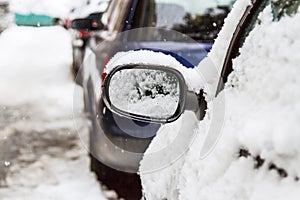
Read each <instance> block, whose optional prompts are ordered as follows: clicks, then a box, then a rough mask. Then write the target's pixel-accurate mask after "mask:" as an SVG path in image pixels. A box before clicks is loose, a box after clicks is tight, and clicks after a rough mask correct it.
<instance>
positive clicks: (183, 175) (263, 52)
mask: <svg viewBox="0 0 300 200" xmlns="http://www.w3.org/2000/svg"><path fill="white" fill-rule="evenodd" d="M248 3H249V2H245V1H238V2H237V3H236V4H235V6H234V10H233V12H231V14H230V16H229V17H228V18H227V19H226V23H225V26H224V28H223V30H222V31H221V33H220V35H219V36H220V37H219V38H218V39H217V41H216V43H215V45H214V47H213V50H212V53H210V54H209V57H208V59H206V60H205V62H204V64H207V63H208V62H211V61H215V62H214V63H212V62H211V63H210V64H216V66H220V67H221V66H222V65H221V63H222V61H223V59H224V55H225V54H224V53H225V51H226V48H225V47H226V46H227V45H228V43H229V41H228V38H230V36H231V34H230V33H232V32H233V30H234V27H235V24H236V23H237V22H238V19H239V18H240V16H241V15H240V14H241V13H242V12H243V10H244V8H245V7H246V6H247V4H248ZM299 20H300V13H299V12H298V14H296V15H295V16H293V17H284V18H282V19H281V20H280V21H278V22H273V21H272V14H271V8H270V6H269V7H267V8H266V9H265V10H264V12H263V13H262V14H261V16H260V21H261V23H260V24H259V25H258V24H257V25H256V27H255V28H254V30H253V31H252V32H251V33H250V35H249V37H248V38H247V39H246V41H245V44H244V46H243V47H242V48H241V50H240V52H241V55H240V56H239V57H238V58H237V59H235V60H234V72H233V73H232V74H231V76H230V78H229V82H228V83H227V86H226V88H225V90H224V91H223V92H222V93H223V94H225V96H226V116H225V122H224V126H223V131H222V136H221V138H220V140H219V142H218V144H217V145H216V147H215V149H214V151H213V152H212V153H211V154H210V155H209V156H207V157H206V158H204V159H200V150H201V146H202V144H203V140H204V138H205V135H206V133H207V131H208V130H209V128H210V127H209V126H210V118H211V109H210V110H209V111H208V114H207V115H206V117H205V119H204V120H203V121H201V122H200V123H198V127H197V130H196V131H195V133H196V134H197V135H196V138H195V141H194V142H193V143H192V144H191V146H190V149H189V150H188V152H187V153H186V155H184V156H183V157H181V159H179V160H178V161H177V162H175V163H174V164H173V165H172V166H170V167H168V168H165V169H163V170H160V171H156V172H152V173H142V184H143V188H144V192H145V195H146V198H147V199H150V200H151V199H164V198H166V199H211V200H218V199H220V200H227V199H228V200H240V199H251V200H259V199H264V200H266V199H270V200H271V199H289V200H293V199H295V200H296V199H299V198H300V191H299V175H300V170H299V169H300V148H299V144H298V143H299V141H300V134H299V129H300V127H299V126H300V125H299V123H298V122H299V121H300V103H299V99H300V90H299V89H298V88H299V85H300V79H299V75H298V74H299V73H300V68H299V63H300V57H299V56H298V55H297V52H299V49H300V40H299V39H298V38H299V32H300V24H299V23H298V22H299ZM209 58H211V59H210V60H209ZM204 64H203V62H201V63H200V65H199V70H201V67H202V66H204ZM219 69H220V68H219ZM207 74H209V73H207ZM211 74H213V73H211ZM211 80H213V78H212V79H211ZM212 82H213V81H212ZM212 88H213V87H212ZM218 98H220V95H219V97H218ZM218 98H216V99H214V100H213V101H218ZM186 115H187V114H185V115H183V116H182V118H181V120H178V121H177V122H176V123H174V124H168V125H166V126H163V127H162V128H161V129H160V130H159V132H158V135H157V137H156V138H155V139H154V140H153V142H152V144H151V145H150V147H149V149H148V151H154V150H155V148H156V147H157V146H158V145H165V144H168V143H169V142H170V140H171V139H172V138H171V136H174V135H176V134H187V133H188V131H193V129H192V127H191V128H190V129H188V130H183V129H182V128H181V127H178V126H177V127H176V125H178V124H179V125H180V124H181V123H182V124H183V125H185V124H186V123H191V120H193V118H191V117H187V116H186ZM172 127H173V128H172ZM174 127H175V128H174ZM162 159H167V157H162V158H161V160H162ZM147 164H149V162H147V157H145V159H144V160H143V161H142V163H141V169H143V168H147Z"/></svg>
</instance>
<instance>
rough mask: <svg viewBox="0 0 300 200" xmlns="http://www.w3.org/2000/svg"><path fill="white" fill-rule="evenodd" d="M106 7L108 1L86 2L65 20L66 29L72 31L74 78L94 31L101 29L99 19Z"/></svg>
mask: <svg viewBox="0 0 300 200" xmlns="http://www.w3.org/2000/svg"><path fill="white" fill-rule="evenodd" d="M108 5H109V0H92V1H87V3H86V5H84V6H82V7H80V8H77V9H73V10H72V12H71V14H70V16H69V18H68V19H66V28H70V29H71V30H72V31H71V32H72V47H73V68H72V69H73V74H74V77H76V75H77V72H78V70H79V68H80V66H81V64H82V61H83V58H84V54H85V48H86V45H87V43H88V42H89V40H90V38H91V37H92V36H93V35H94V34H95V31H99V30H101V29H102V28H103V24H102V22H101V18H102V15H103V13H104V12H105V11H106V9H107V7H108ZM80 82H81V81H78V83H80Z"/></svg>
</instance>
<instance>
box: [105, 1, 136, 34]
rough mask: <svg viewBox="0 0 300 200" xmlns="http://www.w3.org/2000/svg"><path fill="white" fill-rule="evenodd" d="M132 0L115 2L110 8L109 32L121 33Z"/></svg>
mask: <svg viewBox="0 0 300 200" xmlns="http://www.w3.org/2000/svg"><path fill="white" fill-rule="evenodd" d="M129 3H130V0H115V1H113V2H112V3H111V4H110V6H109V8H108V13H109V14H108V24H107V28H108V30H109V31H117V32H119V31H120V30H121V28H122V27H123V26H122V24H123V22H124V20H125V17H124V15H125V13H126V11H127V8H128V6H129Z"/></svg>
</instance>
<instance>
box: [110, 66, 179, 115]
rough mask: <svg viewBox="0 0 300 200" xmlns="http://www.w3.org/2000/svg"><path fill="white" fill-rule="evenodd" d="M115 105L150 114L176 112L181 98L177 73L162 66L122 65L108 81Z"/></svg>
mask: <svg viewBox="0 0 300 200" xmlns="http://www.w3.org/2000/svg"><path fill="white" fill-rule="evenodd" d="M108 92H109V97H108V98H109V99H110V101H111V105H113V106H114V107H116V108H117V109H119V110H121V111H124V112H127V113H132V114H136V115H141V116H145V117H150V118H168V117H171V116H173V115H174V114H175V112H176V110H177V107H178V104H179V99H180V81H179V80H178V78H177V76H176V75H175V74H173V73H172V72H169V71H164V70H161V69H139V68H135V69H122V70H120V71H117V72H116V73H115V74H113V75H112V77H111V79H110V82H109V83H108Z"/></svg>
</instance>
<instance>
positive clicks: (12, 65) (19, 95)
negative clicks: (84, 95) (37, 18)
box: [0, 27, 74, 110]
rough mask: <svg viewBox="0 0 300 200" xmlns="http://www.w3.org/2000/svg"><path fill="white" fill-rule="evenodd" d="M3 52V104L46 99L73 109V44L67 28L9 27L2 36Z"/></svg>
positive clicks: (0, 63) (0, 66) (0, 75)
mask: <svg viewBox="0 0 300 200" xmlns="http://www.w3.org/2000/svg"><path fill="white" fill-rule="evenodd" d="M0 54H1V55H3V56H2V57H1V60H0V70H1V73H0V94H1V96H0V103H1V104H2V105H17V104H26V103H30V102H35V101H36V102H40V103H41V102H43V99H44V100H52V101H53V102H58V103H59V104H61V105H62V106H66V107H67V108H69V110H71V109H72V101H73V99H72V93H73V89H74V83H73V81H72V77H71V63H72V47H71V38H70V35H69V33H68V32H67V31H65V30H64V29H63V28H61V27H41V28H33V27H13V28H10V29H7V30H6V31H4V32H3V33H2V34H1V36H0ZM4 55H5V56H4Z"/></svg>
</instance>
